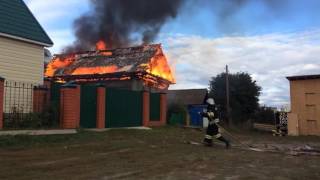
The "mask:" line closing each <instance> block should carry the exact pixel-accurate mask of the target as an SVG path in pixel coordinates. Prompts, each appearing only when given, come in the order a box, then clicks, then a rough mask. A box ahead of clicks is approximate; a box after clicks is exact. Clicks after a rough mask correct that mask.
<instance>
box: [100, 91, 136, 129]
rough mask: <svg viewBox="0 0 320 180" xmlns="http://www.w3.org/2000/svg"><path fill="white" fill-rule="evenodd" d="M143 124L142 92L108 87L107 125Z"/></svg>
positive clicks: (130, 125) (131, 125) (129, 125)
mask: <svg viewBox="0 0 320 180" xmlns="http://www.w3.org/2000/svg"><path fill="white" fill-rule="evenodd" d="M134 126H142V92H137V91H129V90H120V89H107V91H106V127H108V128H114V127H134Z"/></svg>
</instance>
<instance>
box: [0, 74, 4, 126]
mask: <svg viewBox="0 0 320 180" xmlns="http://www.w3.org/2000/svg"><path fill="white" fill-rule="evenodd" d="M3 100H4V79H3V78H2V77H0V129H2V128H3Z"/></svg>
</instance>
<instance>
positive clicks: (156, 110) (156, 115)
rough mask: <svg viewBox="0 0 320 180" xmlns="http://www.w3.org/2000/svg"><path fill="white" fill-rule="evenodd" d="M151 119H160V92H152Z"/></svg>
mask: <svg viewBox="0 0 320 180" xmlns="http://www.w3.org/2000/svg"><path fill="white" fill-rule="evenodd" d="M150 121H160V94H159V93H150Z"/></svg>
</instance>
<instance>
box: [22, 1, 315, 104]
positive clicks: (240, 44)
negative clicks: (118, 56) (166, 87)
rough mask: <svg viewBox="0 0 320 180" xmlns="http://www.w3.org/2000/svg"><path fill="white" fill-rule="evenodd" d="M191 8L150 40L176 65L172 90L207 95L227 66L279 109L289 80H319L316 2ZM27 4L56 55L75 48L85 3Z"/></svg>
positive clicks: (286, 97) (264, 101) (263, 101)
mask: <svg viewBox="0 0 320 180" xmlns="http://www.w3.org/2000/svg"><path fill="white" fill-rule="evenodd" d="M186 1H188V0H186ZM193 1H194V0H189V1H188V2H189V3H186V4H185V7H184V8H182V10H181V12H180V13H179V15H178V16H177V18H176V19H172V20H170V21H168V22H167V23H166V24H165V25H164V27H163V28H162V29H161V32H160V35H159V37H158V38H157V39H156V40H155V43H162V44H163V47H164V49H165V53H166V54H167V56H168V58H169V60H170V63H171V64H173V65H174V71H175V74H176V81H177V83H176V85H173V86H172V87H171V88H174V89H186V88H207V87H208V81H209V79H210V77H212V76H215V75H216V74H218V73H221V72H222V71H224V68H225V65H226V64H228V65H229V68H230V71H231V72H232V73H235V72H239V71H242V72H248V73H249V74H251V75H252V77H253V79H254V80H256V81H257V83H258V85H260V86H261V87H262V95H261V97H260V103H261V104H266V105H270V106H278V107H281V106H283V105H288V104H289V83H288V81H287V80H286V78H285V77H286V76H291V75H301V74H320V21H319V18H320V1H318V0H304V1H300V0H291V1H289V0H282V1H274V0H270V1H263V0H247V1H239V0H234V2H246V3H243V4H236V6H235V5H234V4H232V5H230V3H223V4H220V3H208V2H210V1H209V0H203V1H199V2H204V3H203V4H201V3H197V6H195V5H193V4H192V5H191V2H193ZM214 1H216V0H213V1H212V2H214ZM25 2H26V3H27V5H28V6H29V8H30V9H31V11H32V12H33V13H34V15H35V16H36V18H37V19H38V20H39V22H40V24H41V25H42V26H43V27H44V29H45V30H46V31H47V33H48V35H49V36H50V37H51V39H52V40H53V42H54V46H53V47H52V48H50V50H51V51H52V52H53V53H59V52H60V51H61V49H62V48H63V47H65V46H66V45H68V44H71V43H72V42H73V41H74V39H75V38H74V35H73V28H72V27H73V21H74V19H75V18H77V17H79V16H80V15H81V14H83V13H85V12H87V11H89V4H88V1H87V0H54V1H44V0H26V1H25ZM216 2H219V1H216ZM220 2H221V1H220ZM224 2H233V1H232V0H229V1H228V0H227V1H224ZM265 2H268V4H266V3H265ZM269 2H273V3H270V4H269ZM278 2H283V3H278ZM188 6H193V7H192V8H190V7H188ZM211 6H212V7H211Z"/></svg>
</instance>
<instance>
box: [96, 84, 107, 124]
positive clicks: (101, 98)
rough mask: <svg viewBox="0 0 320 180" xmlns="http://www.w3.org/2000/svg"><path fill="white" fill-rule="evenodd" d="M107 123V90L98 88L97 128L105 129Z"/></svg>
mask: <svg viewBox="0 0 320 180" xmlns="http://www.w3.org/2000/svg"><path fill="white" fill-rule="evenodd" d="M105 121H106V88H105V87H98V88H97V122H96V124H97V128H98V129H103V128H105V127H106V126H105Z"/></svg>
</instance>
